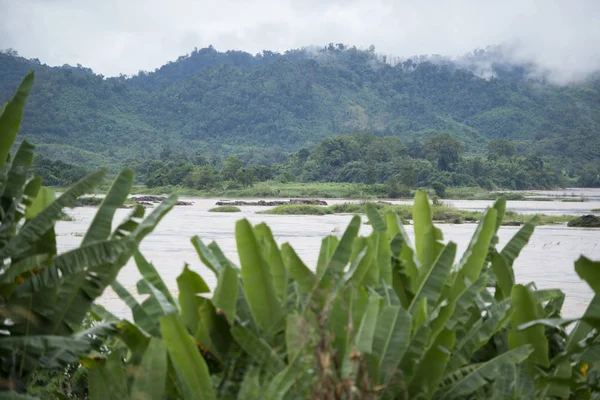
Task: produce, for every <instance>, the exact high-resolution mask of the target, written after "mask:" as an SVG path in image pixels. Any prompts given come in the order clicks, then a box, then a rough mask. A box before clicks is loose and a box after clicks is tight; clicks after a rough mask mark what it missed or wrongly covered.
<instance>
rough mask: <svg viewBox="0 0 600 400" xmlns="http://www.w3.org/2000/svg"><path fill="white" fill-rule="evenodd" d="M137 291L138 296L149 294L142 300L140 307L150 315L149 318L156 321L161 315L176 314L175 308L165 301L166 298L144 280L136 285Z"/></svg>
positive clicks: (167, 300)
mask: <svg viewBox="0 0 600 400" xmlns="http://www.w3.org/2000/svg"><path fill="white" fill-rule="evenodd" d="M137 289H138V292H139V293H140V294H149V295H150V296H149V297H148V298H147V299H146V300H144V302H143V303H142V306H143V307H144V309H145V310H146V312H147V313H148V315H150V318H154V319H157V318H158V317H161V316H163V315H169V314H176V313H177V307H176V306H175V305H174V304H173V303H171V302H170V301H169V299H167V297H166V296H165V295H164V294H163V293H162V292H161V291H160V290H158V289H157V288H156V287H155V286H154V285H152V284H151V283H150V282H148V281H145V280H143V279H142V280H140V281H138V283H137Z"/></svg>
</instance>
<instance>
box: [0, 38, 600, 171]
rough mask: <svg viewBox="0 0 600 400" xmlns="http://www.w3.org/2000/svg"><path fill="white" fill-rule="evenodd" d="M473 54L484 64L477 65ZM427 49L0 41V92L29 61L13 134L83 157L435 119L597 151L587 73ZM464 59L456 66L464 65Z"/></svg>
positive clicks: (449, 125)
mask: <svg viewBox="0 0 600 400" xmlns="http://www.w3.org/2000/svg"><path fill="white" fill-rule="evenodd" d="M478 58H482V59H483V58H485V60H486V62H487V64H486V65H488V66H491V69H490V68H488V69H487V70H486V73H485V74H484V75H485V76H484V77H480V76H478V74H482V73H481V71H479V70H478V69H477V68H476V66H477V60H478ZM489 61H490V54H489V53H486V52H478V53H474V55H473V56H472V57H471V58H470V59H469V63H470V64H469V63H454V62H450V61H445V60H442V59H435V58H424V59H423V58H416V59H413V60H410V59H409V60H403V61H402V62H398V61H394V62H390V60H388V59H386V58H385V57H382V56H379V55H377V54H376V53H375V52H374V51H373V49H369V50H358V49H356V48H354V47H346V46H343V45H330V46H328V47H326V48H323V49H301V50H293V51H288V52H286V53H284V54H278V53H272V52H267V51H265V52H263V53H261V54H257V55H251V54H248V53H244V52H239V51H228V52H225V53H223V52H218V51H216V50H215V49H214V48H212V47H209V48H205V49H200V50H194V51H193V52H192V53H191V54H189V55H186V56H182V57H180V58H179V59H178V60H177V61H174V62H170V63H168V64H166V65H164V66H162V67H161V68H158V69H157V70H155V71H154V72H140V73H139V74H137V75H136V76H133V77H125V76H120V77H115V78H105V77H103V76H101V75H97V74H94V73H93V71H91V70H90V69H88V68H84V67H81V66H77V67H72V66H68V65H65V66H63V67H49V66H46V65H43V64H41V63H40V62H39V61H38V60H27V59H24V58H22V57H19V56H18V55H17V54H16V53H15V52H12V51H6V52H3V53H0V101H2V102H3V101H4V100H6V99H7V98H8V96H9V95H10V94H11V93H12V92H13V90H14V88H15V87H16V86H17V84H18V82H19V81H20V79H21V78H22V77H23V76H24V74H25V73H26V71H27V70H28V69H30V68H32V69H34V70H36V85H35V87H34V90H33V94H32V95H31V98H30V101H29V104H28V106H27V110H26V115H25V119H24V123H23V127H22V137H24V138H27V139H29V140H30V141H32V142H34V143H35V144H37V145H38V148H39V150H40V152H41V153H42V154H44V155H45V156H47V157H50V158H54V159H63V160H66V161H69V162H71V163H75V164H80V165H84V166H87V167H92V166H99V165H106V164H110V165H114V166H116V165H120V164H125V163H131V162H133V161H134V160H151V159H158V158H160V154H161V152H163V153H164V152H167V153H168V152H170V151H173V152H176V153H186V154H188V155H190V156H191V155H193V154H204V155H207V156H208V155H210V156H212V155H215V154H217V155H220V156H226V155H229V154H242V155H243V157H242V158H243V159H244V160H246V162H250V163H254V164H263V163H264V164H271V163H272V162H274V161H279V162H281V161H282V160H283V159H284V153H288V152H295V151H298V150H299V149H302V148H311V147H313V146H315V145H317V144H318V143H319V142H320V141H322V140H323V139H324V138H327V137H331V136H338V135H341V134H345V133H354V132H362V131H370V132H373V133H374V134H375V135H377V136H384V135H386V136H397V137H399V138H400V139H401V140H402V141H403V142H404V143H405V144H408V143H410V142H411V141H413V140H418V141H421V142H422V141H424V140H425V139H427V138H428V137H432V136H435V135H438V134H440V133H448V134H449V135H451V136H452V137H454V138H456V139H457V140H458V141H459V142H461V145H462V146H463V150H464V153H465V154H484V153H485V151H486V148H487V144H488V143H489V142H490V141H491V140H493V139H509V140H513V141H515V142H516V145H517V152H518V154H519V155H521V156H526V155H528V154H536V155H538V156H541V157H542V158H545V159H548V160H552V161H553V162H555V163H557V164H558V163H560V165H562V166H564V168H571V169H572V168H575V169H581V168H583V166H584V165H586V164H588V163H590V162H592V163H597V162H598V158H599V157H600V81H599V80H597V79H596V80H590V81H589V82H585V83H581V84H578V85H570V86H556V85H551V84H547V83H545V82H543V80H533V79H530V78H531V76H530V75H529V74H528V70H527V66H511V65H508V64H502V63H493V62H492V63H490V62H489ZM465 66H467V67H469V68H470V69H465V68H463V67H465Z"/></svg>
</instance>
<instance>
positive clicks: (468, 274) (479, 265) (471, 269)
mask: <svg viewBox="0 0 600 400" xmlns="http://www.w3.org/2000/svg"><path fill="white" fill-rule="evenodd" d="M496 216H497V211H496V210H495V209H493V208H488V209H487V211H486V212H485V215H484V216H483V219H482V220H481V221H480V222H479V225H477V229H476V230H475V233H474V234H473V238H472V239H471V242H470V243H469V246H468V247H467V250H466V251H465V252H464V254H463V257H462V259H461V260H460V263H459V264H458V274H457V280H456V283H455V285H454V286H455V287H454V291H455V293H462V292H463V290H465V285H464V280H463V279H464V278H467V279H468V280H469V281H471V282H475V281H476V280H477V278H479V274H480V273H481V270H482V269H483V266H484V264H485V259H486V257H487V254H488V251H489V248H490V243H491V241H492V238H493V237H494V234H495V232H496Z"/></svg>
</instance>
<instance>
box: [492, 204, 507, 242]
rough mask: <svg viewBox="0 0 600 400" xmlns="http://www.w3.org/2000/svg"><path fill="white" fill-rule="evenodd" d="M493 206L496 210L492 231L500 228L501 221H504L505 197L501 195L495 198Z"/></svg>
mask: <svg viewBox="0 0 600 400" xmlns="http://www.w3.org/2000/svg"><path fill="white" fill-rule="evenodd" d="M493 208H494V210H496V226H495V229H494V231H495V232H498V229H500V227H501V226H502V222H503V221H504V214H506V199H505V198H503V197H499V198H497V199H496V201H495V202H494V205H493ZM494 245H496V243H494Z"/></svg>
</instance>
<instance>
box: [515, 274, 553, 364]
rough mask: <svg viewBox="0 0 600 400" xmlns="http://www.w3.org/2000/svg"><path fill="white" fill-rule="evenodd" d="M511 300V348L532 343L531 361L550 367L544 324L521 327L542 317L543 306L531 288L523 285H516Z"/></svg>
mask: <svg viewBox="0 0 600 400" xmlns="http://www.w3.org/2000/svg"><path fill="white" fill-rule="evenodd" d="M511 302H512V306H513V310H514V313H513V316H512V321H511V325H512V329H511V331H510V332H509V335H508V343H509V347H510V349H516V348H518V347H521V346H524V345H531V346H532V347H533V352H532V353H531V355H530V356H529V361H530V362H531V363H534V364H537V365H540V366H543V367H548V366H549V365H550V359H549V358H548V339H547V337H546V335H545V333H544V327H543V326H542V325H534V326H531V327H529V328H527V329H519V327H520V326H521V325H523V324H525V323H527V322H530V321H535V320H538V319H541V318H542V311H541V306H540V304H539V303H537V302H536V300H535V298H534V296H533V293H532V292H531V290H530V289H528V288H527V287H525V286H523V285H515V286H514V287H513V290H512V296H511Z"/></svg>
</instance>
